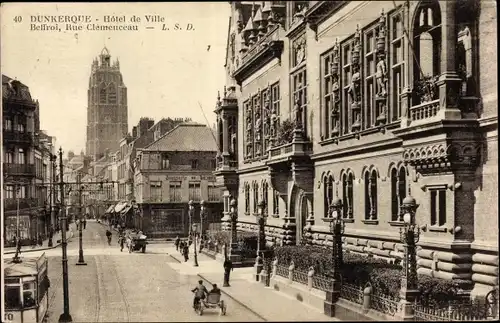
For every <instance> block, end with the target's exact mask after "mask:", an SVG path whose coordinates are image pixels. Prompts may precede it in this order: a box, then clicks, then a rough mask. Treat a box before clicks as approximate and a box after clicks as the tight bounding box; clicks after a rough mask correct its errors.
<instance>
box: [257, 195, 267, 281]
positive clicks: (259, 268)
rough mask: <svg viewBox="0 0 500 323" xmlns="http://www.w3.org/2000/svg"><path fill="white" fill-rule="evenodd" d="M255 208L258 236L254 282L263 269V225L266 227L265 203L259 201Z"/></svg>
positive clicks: (264, 238)
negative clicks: (256, 209) (257, 213)
mask: <svg viewBox="0 0 500 323" xmlns="http://www.w3.org/2000/svg"><path fill="white" fill-rule="evenodd" d="M257 207H258V209H259V215H258V217H257V224H258V226H259V236H258V239H257V257H255V281H259V280H260V272H261V271H262V267H263V265H264V264H263V259H262V258H263V257H261V255H262V256H264V250H265V249H266V236H265V225H266V213H267V212H265V207H266V203H265V202H264V201H262V200H261V201H260V202H259V203H258V204H257Z"/></svg>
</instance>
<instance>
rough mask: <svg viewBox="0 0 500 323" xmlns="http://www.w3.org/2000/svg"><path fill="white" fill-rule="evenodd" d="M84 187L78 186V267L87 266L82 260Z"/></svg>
mask: <svg viewBox="0 0 500 323" xmlns="http://www.w3.org/2000/svg"><path fill="white" fill-rule="evenodd" d="M84 188H85V187H84V186H83V185H81V186H80V192H79V193H80V194H79V200H80V201H79V204H80V205H79V209H80V223H79V224H78V240H79V249H78V262H77V263H76V264H77V265H78V266H87V263H86V262H85V259H83V205H82V191H83V189H84Z"/></svg>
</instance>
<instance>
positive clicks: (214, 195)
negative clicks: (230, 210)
mask: <svg viewBox="0 0 500 323" xmlns="http://www.w3.org/2000/svg"><path fill="white" fill-rule="evenodd" d="M208 200H209V201H220V188H218V187H217V186H215V184H209V185H208Z"/></svg>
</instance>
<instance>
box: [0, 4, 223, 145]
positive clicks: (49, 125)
mask: <svg viewBox="0 0 500 323" xmlns="http://www.w3.org/2000/svg"><path fill="white" fill-rule="evenodd" d="M148 14H151V15H159V16H162V17H164V18H165V23H166V24H167V27H169V28H170V30H168V31H162V29H163V23H156V24H155V23H147V22H146V20H145V15H148ZM54 15H70V16H75V15H83V16H86V15H88V16H91V19H92V22H93V23H98V24H103V21H104V19H105V18H104V16H106V15H108V16H123V15H125V18H126V19H127V22H126V23H117V24H116V25H132V24H136V25H137V26H138V29H139V30H138V31H88V30H86V25H87V24H86V23H83V24H81V25H82V26H83V30H81V31H74V30H68V31H66V30H64V29H65V28H64V27H65V23H58V25H59V27H61V29H62V31H32V30H30V29H31V25H32V22H31V20H32V19H33V17H36V16H54ZM134 15H135V16H136V17H140V19H141V22H139V23H131V22H129V21H130V19H132V16H134ZM229 15H230V7H229V4H228V2H197V3H192V2H191V3H8V4H5V3H2V8H1V20H0V21H1V28H2V37H1V70H2V74H4V75H7V76H9V77H11V78H15V79H17V80H19V81H21V82H22V83H24V84H26V85H27V86H28V87H29V89H30V92H31V95H32V97H33V98H34V99H37V100H38V101H39V104H40V120H41V121H40V127H41V129H43V130H46V131H47V133H48V134H49V135H51V136H55V137H56V140H57V143H58V145H60V146H62V147H63V150H64V151H65V152H67V151H69V150H72V151H74V152H76V153H79V152H80V151H81V150H84V149H85V140H86V138H85V137H86V122H87V120H86V118H87V89H88V83H89V76H90V71H91V63H92V61H93V59H94V58H95V57H97V56H98V55H99V54H100V53H101V50H102V49H103V47H104V46H106V47H107V48H108V50H109V52H110V54H111V60H112V62H113V61H115V59H116V58H118V59H119V60H120V70H121V72H122V75H123V80H124V83H125V85H126V86H127V90H128V126H129V131H131V129H132V127H133V126H135V125H136V124H137V123H138V121H139V119H140V118H141V117H150V118H153V119H154V120H155V121H159V120H160V119H161V118H166V117H171V118H175V117H190V118H192V119H193V121H196V122H200V123H204V124H206V123H207V122H206V119H205V118H204V117H203V114H202V112H201V109H200V105H199V104H198V102H199V103H200V104H201V106H202V108H203V111H204V112H205V115H206V117H207V119H208V122H209V125H210V126H212V125H213V123H214V122H215V114H214V113H213V110H214V109H215V102H216V98H217V91H219V90H220V91H222V89H223V86H224V82H225V71H224V60H225V53H226V43H227V32H228V24H229ZM19 17H21V19H20V18H19ZM96 20H98V21H96ZM175 23H178V24H179V26H181V28H182V27H183V30H177V31H175V30H173V27H174V24H175ZM49 24H50V25H54V23H49ZM188 24H192V26H193V27H194V30H191V31H187V30H185V29H186V27H187V25H188ZM41 25H42V23H37V27H39V26H41ZM108 25H115V24H111V23H109V24H108ZM147 26H154V27H155V29H153V30H151V29H146V27H147ZM184 26H186V27H184Z"/></svg>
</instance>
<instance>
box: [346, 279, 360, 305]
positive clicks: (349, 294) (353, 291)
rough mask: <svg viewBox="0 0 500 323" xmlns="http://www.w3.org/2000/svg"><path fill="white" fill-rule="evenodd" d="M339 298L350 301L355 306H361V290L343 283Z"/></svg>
mask: <svg viewBox="0 0 500 323" xmlns="http://www.w3.org/2000/svg"><path fill="white" fill-rule="evenodd" d="M340 298H343V299H345V300H348V301H351V302H353V303H356V304H361V305H362V304H363V288H362V287H359V286H356V285H351V284H346V283H343V284H342V287H341V288H340Z"/></svg>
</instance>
